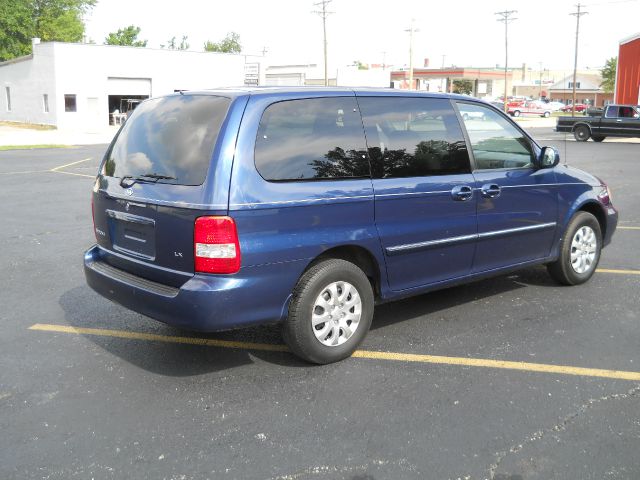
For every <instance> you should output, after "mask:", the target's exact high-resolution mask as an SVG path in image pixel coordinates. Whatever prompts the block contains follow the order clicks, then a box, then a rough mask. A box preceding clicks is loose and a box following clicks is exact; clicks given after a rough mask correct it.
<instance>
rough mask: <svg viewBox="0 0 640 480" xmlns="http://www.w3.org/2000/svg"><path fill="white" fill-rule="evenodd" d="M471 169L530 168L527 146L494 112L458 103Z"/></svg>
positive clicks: (523, 138)
mask: <svg viewBox="0 0 640 480" xmlns="http://www.w3.org/2000/svg"><path fill="white" fill-rule="evenodd" d="M458 108H459V110H460V115H461V116H462V118H463V120H464V124H465V127H466V129H467V134H468V135H469V140H471V149H472V150H473V158H474V160H475V168H476V169H478V170H489V169H499V168H530V167H532V166H533V149H532V148H531V143H530V142H529V140H528V139H527V138H526V137H525V136H524V134H523V133H522V132H521V131H520V130H518V129H517V128H516V127H515V126H513V125H512V124H511V122H509V120H507V119H506V118H504V117H503V116H502V115H500V114H499V113H497V112H495V111H494V110H492V109H490V108H488V107H484V106H482V105H477V104H470V103H459V104H458Z"/></svg>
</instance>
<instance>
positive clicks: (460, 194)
mask: <svg viewBox="0 0 640 480" xmlns="http://www.w3.org/2000/svg"><path fill="white" fill-rule="evenodd" d="M451 196H452V197H453V199H454V200H457V201H459V202H465V201H467V200H470V199H471V198H472V197H473V188H471V187H470V186H468V185H458V186H457V187H453V189H452V190H451Z"/></svg>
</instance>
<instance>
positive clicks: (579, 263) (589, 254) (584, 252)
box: [571, 225, 598, 273]
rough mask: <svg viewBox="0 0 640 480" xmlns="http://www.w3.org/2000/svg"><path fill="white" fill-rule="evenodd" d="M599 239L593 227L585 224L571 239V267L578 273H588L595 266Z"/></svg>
mask: <svg viewBox="0 0 640 480" xmlns="http://www.w3.org/2000/svg"><path fill="white" fill-rule="evenodd" d="M597 246H598V240H597V238H596V233H595V232H594V231H593V229H592V228H591V227H588V226H586V225H585V226H583V227H580V228H579V229H578V231H577V232H576V233H575V235H574V236H573V240H572V241H571V268H573V270H574V271H575V272H576V273H586V272H588V271H589V270H591V269H592V268H594V266H595V264H594V262H595V259H596V251H597V248H596V247H597Z"/></svg>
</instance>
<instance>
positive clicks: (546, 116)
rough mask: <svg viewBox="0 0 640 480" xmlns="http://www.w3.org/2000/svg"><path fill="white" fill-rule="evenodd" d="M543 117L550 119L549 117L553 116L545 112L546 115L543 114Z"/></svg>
mask: <svg viewBox="0 0 640 480" xmlns="http://www.w3.org/2000/svg"><path fill="white" fill-rule="evenodd" d="M542 116H543V117H544V118H549V117H550V116H551V112H544V113H543V114H542Z"/></svg>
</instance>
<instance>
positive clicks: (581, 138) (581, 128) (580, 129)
mask: <svg viewBox="0 0 640 480" xmlns="http://www.w3.org/2000/svg"><path fill="white" fill-rule="evenodd" d="M573 136H574V137H575V139H576V142H586V141H587V140H589V137H590V136H591V132H590V131H589V127H587V126H585V125H578V126H577V127H576V128H575V130H574V131H573Z"/></svg>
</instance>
